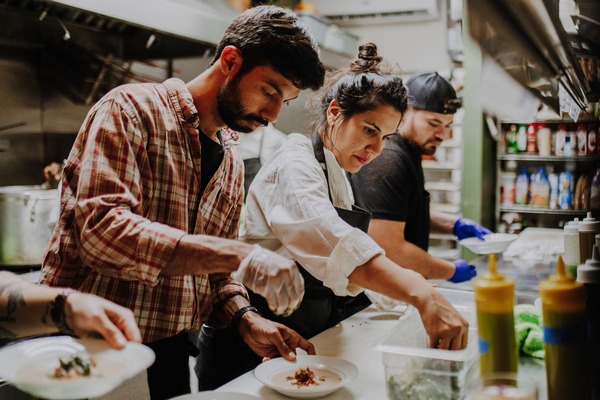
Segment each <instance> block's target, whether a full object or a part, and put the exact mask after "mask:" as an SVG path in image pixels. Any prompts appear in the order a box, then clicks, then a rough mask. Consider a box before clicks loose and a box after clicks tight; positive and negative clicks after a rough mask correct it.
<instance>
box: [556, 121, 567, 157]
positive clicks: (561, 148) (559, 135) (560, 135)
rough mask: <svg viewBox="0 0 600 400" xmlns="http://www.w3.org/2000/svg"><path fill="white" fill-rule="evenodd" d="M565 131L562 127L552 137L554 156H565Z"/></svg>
mask: <svg viewBox="0 0 600 400" xmlns="http://www.w3.org/2000/svg"><path fill="white" fill-rule="evenodd" d="M566 136H567V131H566V130H565V129H564V127H561V128H559V129H558V130H557V131H556V135H554V154H556V155H557V156H563V155H564V154H565V137H566Z"/></svg>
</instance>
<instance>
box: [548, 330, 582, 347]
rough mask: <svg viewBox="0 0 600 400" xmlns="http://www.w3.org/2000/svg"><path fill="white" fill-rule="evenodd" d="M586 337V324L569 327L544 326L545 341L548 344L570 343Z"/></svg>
mask: <svg viewBox="0 0 600 400" xmlns="http://www.w3.org/2000/svg"><path fill="white" fill-rule="evenodd" d="M586 337H587V332H586V329H585V325H578V326H567V327H550V326H544V343H546V344H570V343H574V342H577V341H579V340H585V339H586Z"/></svg>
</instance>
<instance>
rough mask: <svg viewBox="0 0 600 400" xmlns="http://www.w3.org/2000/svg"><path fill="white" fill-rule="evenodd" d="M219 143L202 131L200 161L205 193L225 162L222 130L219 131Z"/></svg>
mask: <svg viewBox="0 0 600 400" xmlns="http://www.w3.org/2000/svg"><path fill="white" fill-rule="evenodd" d="M217 138H218V139H219V143H217V142H214V141H213V140H212V139H211V138H209V137H208V136H206V135H205V134H204V133H202V132H200V145H201V146H202V161H201V162H200V174H201V176H200V180H201V182H200V192H201V193H204V189H206V186H207V185H208V182H209V181H210V180H211V178H212V177H213V175H214V174H215V172H217V169H219V166H220V165H221V163H222V162H223V157H224V156H225V149H224V148H223V144H222V143H223V136H222V135H221V131H219V132H217Z"/></svg>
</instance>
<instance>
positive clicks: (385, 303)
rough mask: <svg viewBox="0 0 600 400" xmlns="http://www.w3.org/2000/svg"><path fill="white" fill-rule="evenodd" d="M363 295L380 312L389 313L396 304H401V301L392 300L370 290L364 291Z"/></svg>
mask: <svg viewBox="0 0 600 400" xmlns="http://www.w3.org/2000/svg"><path fill="white" fill-rule="evenodd" d="M365 295H366V296H367V298H368V299H369V300H371V303H373V305H374V306H375V308H377V309H378V310H380V311H390V310H392V309H393V308H395V307H396V306H397V305H398V304H401V303H402V302H401V301H398V300H396V299H392V298H391V297H388V296H386V295H383V294H381V293H377V292H373V291H372V290H368V289H367V290H365Z"/></svg>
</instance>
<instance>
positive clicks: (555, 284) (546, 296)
mask: <svg viewBox="0 0 600 400" xmlns="http://www.w3.org/2000/svg"><path fill="white" fill-rule="evenodd" d="M540 297H541V299H542V325H543V330H544V352H545V364H546V384H547V392H548V400H572V399H581V400H584V399H588V393H589V376H588V366H587V364H586V363H585V362H582V360H585V359H586V354H587V353H586V343H587V335H586V319H585V289H584V287H583V284H581V283H580V282H576V281H575V280H574V279H573V278H570V277H568V276H567V275H566V274H565V264H564V262H563V259H562V256H560V255H559V256H558V261H557V263H556V274H554V275H551V276H550V277H549V278H548V279H546V280H544V281H542V282H541V283H540ZM596 379H597V378H596Z"/></svg>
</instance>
